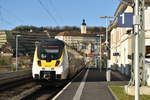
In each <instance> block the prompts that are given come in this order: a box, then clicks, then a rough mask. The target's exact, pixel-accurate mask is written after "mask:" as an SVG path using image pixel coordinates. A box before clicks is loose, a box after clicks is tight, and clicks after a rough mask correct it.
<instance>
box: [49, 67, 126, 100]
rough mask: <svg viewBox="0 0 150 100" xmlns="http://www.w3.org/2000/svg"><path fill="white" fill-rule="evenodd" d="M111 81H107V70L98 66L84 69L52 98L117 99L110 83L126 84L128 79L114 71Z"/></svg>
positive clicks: (57, 99) (69, 99) (65, 99)
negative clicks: (109, 87) (110, 88)
mask: <svg viewBox="0 0 150 100" xmlns="http://www.w3.org/2000/svg"><path fill="white" fill-rule="evenodd" d="M111 76H112V78H111V82H106V72H105V71H102V72H100V70H99V69H96V68H86V69H83V71H82V72H81V73H79V74H78V75H77V76H76V77H75V78H74V79H73V80H72V82H70V83H69V84H68V85H67V86H66V87H64V89H62V91H60V92H59V93H58V94H57V95H56V96H55V97H54V98H53V99H52V100H115V98H114V96H113V95H112V94H111V92H110V91H109V89H108V87H107V86H108V85H126V84H128V79H127V78H126V77H124V76H122V75H121V74H119V73H118V72H112V74H111Z"/></svg>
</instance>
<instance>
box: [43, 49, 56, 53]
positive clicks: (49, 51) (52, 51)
mask: <svg viewBox="0 0 150 100" xmlns="http://www.w3.org/2000/svg"><path fill="white" fill-rule="evenodd" d="M45 51H46V52H47V53H58V52H59V49H45Z"/></svg>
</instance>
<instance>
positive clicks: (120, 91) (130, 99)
mask: <svg viewBox="0 0 150 100" xmlns="http://www.w3.org/2000/svg"><path fill="white" fill-rule="evenodd" d="M109 88H110V89H111V90H112V91H113V93H114V94H115V95H116V97H117V98H118V100H134V96H130V95H127V94H126V93H125V91H124V87H121V86H109ZM140 100H150V96H148V95H141V96H140Z"/></svg>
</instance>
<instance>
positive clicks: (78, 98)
mask: <svg viewBox="0 0 150 100" xmlns="http://www.w3.org/2000/svg"><path fill="white" fill-rule="evenodd" d="M88 72H89V69H88V70H87V71H86V73H85V75H84V77H83V79H82V82H81V83H80V86H79V87H78V90H77V91H76V94H75V96H74V97H73V100H80V97H81V95H82V91H83V88H84V85H85V82H86V79H87V76H88Z"/></svg>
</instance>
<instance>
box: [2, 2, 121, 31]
mask: <svg viewBox="0 0 150 100" xmlns="http://www.w3.org/2000/svg"><path fill="white" fill-rule="evenodd" d="M38 1H39V0H0V29H1V30H2V29H12V28H14V27H16V26H18V25H33V26H78V27H79V26H80V24H81V21H82V19H85V20H86V23H87V26H105V20H104V19H100V18H99V16H105V15H107V16H113V15H114V12H115V10H116V8H117V6H118V4H119V0H40V1H42V4H44V6H45V7H46V8H47V9H48V10H49V12H50V14H51V15H50V16H49V15H48V14H47V12H46V11H45V10H44V9H43V8H42V6H41V5H40V3H39V2H38Z"/></svg>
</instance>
